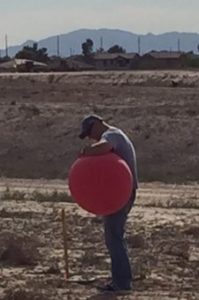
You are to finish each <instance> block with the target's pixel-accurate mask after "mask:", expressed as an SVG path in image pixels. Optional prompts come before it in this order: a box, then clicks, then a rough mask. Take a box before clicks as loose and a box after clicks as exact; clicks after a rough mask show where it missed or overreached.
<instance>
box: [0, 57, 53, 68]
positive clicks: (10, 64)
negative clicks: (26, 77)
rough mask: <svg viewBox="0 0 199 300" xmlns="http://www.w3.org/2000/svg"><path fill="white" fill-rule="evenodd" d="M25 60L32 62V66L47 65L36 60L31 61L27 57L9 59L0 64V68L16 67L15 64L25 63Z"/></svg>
mask: <svg viewBox="0 0 199 300" xmlns="http://www.w3.org/2000/svg"><path fill="white" fill-rule="evenodd" d="M27 62H32V63H33V65H34V66H41V67H46V66H47V65H46V64H44V63H41V62H38V61H33V60H29V59H12V60H10V61H7V62H4V63H1V64H0V69H10V68H16V67H17V66H22V65H25V64H26V63H27Z"/></svg>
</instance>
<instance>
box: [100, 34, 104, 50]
mask: <svg viewBox="0 0 199 300" xmlns="http://www.w3.org/2000/svg"><path fill="white" fill-rule="evenodd" d="M103 50H104V40H103V37H101V38H100V51H101V52H102V51H103Z"/></svg>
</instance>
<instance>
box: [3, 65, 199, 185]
mask: <svg viewBox="0 0 199 300" xmlns="http://www.w3.org/2000/svg"><path fill="white" fill-rule="evenodd" d="M172 82H177V87H173V84H172ZM198 95H199V72H191V71H189V72H188V71H187V72H180V71H154V72H149V71H148V72H94V73H92V72H87V73H86V72H85V73H63V74H61V73H58V74H0V105H1V110H0V132H1V139H0V170H1V174H0V175H1V176H5V177H11V178H34V179H40V178H48V179H55V178H56V179H57V178H60V179H64V178H66V176H67V174H68V169H69V167H70V165H71V163H72V162H73V160H74V159H75V158H76V155H77V153H78V152H79V149H80V147H81V143H80V141H79V139H78V138H77V134H78V132H79V125H80V120H81V119H82V117H83V116H84V115H85V114H87V113H90V112H95V113H98V114H100V115H102V116H103V117H104V118H105V119H106V120H107V121H109V122H110V123H111V124H112V125H116V126H119V127H121V128H122V129H124V130H125V131H126V132H127V133H128V134H129V135H130V137H131V138H132V140H133V141H134V143H135V147H136V150H137V156H138V166H139V177H140V180H141V181H154V180H155V181H164V182H172V183H175V182H180V183H184V182H187V181H192V180H198V167H197V165H198V153H199V141H198V138H197V136H199V126H198V124H199V101H198Z"/></svg>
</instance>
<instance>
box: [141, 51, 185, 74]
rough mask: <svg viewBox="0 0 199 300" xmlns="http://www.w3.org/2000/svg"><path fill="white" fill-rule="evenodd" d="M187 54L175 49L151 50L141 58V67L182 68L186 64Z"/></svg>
mask: <svg viewBox="0 0 199 300" xmlns="http://www.w3.org/2000/svg"><path fill="white" fill-rule="evenodd" d="M186 59H187V55H186V53H184V52H175V51H151V52H149V53H146V54H145V55H143V56H142V57H141V58H140V61H139V69H150V70H151V69H180V68H183V67H185V66H186Z"/></svg>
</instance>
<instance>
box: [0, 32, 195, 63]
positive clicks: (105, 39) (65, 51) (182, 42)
mask: <svg viewBox="0 0 199 300" xmlns="http://www.w3.org/2000/svg"><path fill="white" fill-rule="evenodd" d="M139 37H140V53H141V54H144V53H146V52H149V51H151V50H157V51H160V50H168V51H170V50H172V51H178V50H180V51H184V52H189V51H193V52H195V53H197V52H198V51H199V46H198V45H199V34H198V33H186V32H183V33H180V32H167V33H163V34H158V35H155V34H152V33H148V34H145V35H139V34H135V33H132V32H128V31H124V30H118V29H97V30H93V29H80V30H76V31H73V32H70V33H66V34H61V35H59V36H51V37H48V38H46V39H42V40H40V41H32V40H29V41H26V42H25V43H23V44H21V45H16V46H11V47H8V55H9V56H10V57H13V56H15V54H16V53H17V52H18V51H19V50H21V49H22V48H23V47H24V46H25V45H29V46H32V44H33V43H34V42H37V43H38V46H39V47H45V48H47V49H48V54H49V55H50V56H52V55H56V54H57V53H60V55H61V56H63V57H66V56H69V55H71V54H80V53H81V52H82V49H81V45H82V43H83V42H84V41H85V40H86V39H88V38H90V39H92V40H93V42H94V50H96V49H99V48H100V47H101V46H103V49H104V50H107V49H109V48H110V47H111V46H113V45H115V44H118V45H120V46H122V47H123V48H125V49H126V51H127V52H138V49H139V46H138V44H139V43H138V40H139ZM58 45H59V46H58ZM58 49H59V52H58ZM0 51H1V56H2V57H3V56H5V49H2V50H0Z"/></svg>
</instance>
